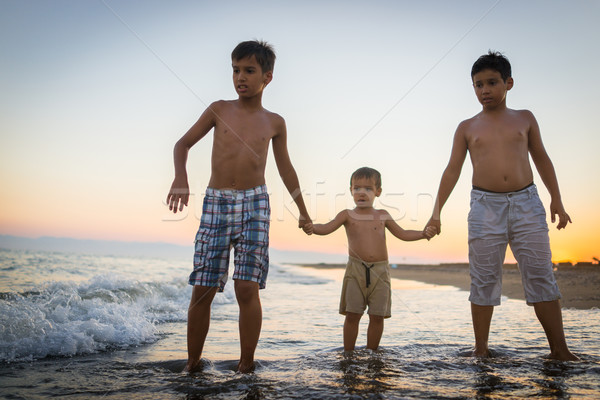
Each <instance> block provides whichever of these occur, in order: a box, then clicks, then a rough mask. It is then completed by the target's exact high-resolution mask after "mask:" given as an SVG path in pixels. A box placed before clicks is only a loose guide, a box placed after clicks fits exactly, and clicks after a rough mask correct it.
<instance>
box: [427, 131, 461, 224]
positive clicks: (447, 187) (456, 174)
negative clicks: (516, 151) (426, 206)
mask: <svg viewBox="0 0 600 400" xmlns="http://www.w3.org/2000/svg"><path fill="white" fill-rule="evenodd" d="M465 124H466V122H465V121H463V122H461V123H460V124H459V125H458V128H456V132H455V133H454V141H453V143H452V151H451V152H450V160H449V161H448V165H447V166H446V169H445V170H444V172H443V173H442V179H441V180H440V187H439V189H438V193H437V196H436V198H435V202H434V204H433V213H432V215H431V218H430V219H429V222H428V223H427V225H426V228H427V227H430V226H432V227H434V228H435V230H436V233H437V234H438V235H439V234H440V233H442V224H441V222H440V216H441V213H442V207H444V204H446V200H448V197H450V193H452V189H454V186H456V182H458V178H460V171H461V170H462V166H463V164H464V162H465V158H466V157H467V139H466V137H465Z"/></svg>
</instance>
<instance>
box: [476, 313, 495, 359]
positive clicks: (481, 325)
mask: <svg viewBox="0 0 600 400" xmlns="http://www.w3.org/2000/svg"><path fill="white" fill-rule="evenodd" d="M493 313H494V306H480V305H477V304H475V303H471V318H472V319H473V333H474V334H475V349H474V350H473V356H475V357H488V356H489V353H490V352H489V349H488V338H489V335H490V324H491V322H492V315H493Z"/></svg>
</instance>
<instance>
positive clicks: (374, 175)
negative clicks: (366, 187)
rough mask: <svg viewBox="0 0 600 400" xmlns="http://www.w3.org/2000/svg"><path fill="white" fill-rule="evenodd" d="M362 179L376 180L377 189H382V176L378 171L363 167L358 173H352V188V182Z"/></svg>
mask: <svg viewBox="0 0 600 400" xmlns="http://www.w3.org/2000/svg"><path fill="white" fill-rule="evenodd" d="M360 178H365V179H375V187H376V188H377V189H380V188H381V174H380V173H379V171H377V170H376V169H373V168H369V167H362V168H359V169H357V170H356V171H354V172H353V173H352V176H351V177H350V187H352V181H353V180H354V179H360Z"/></svg>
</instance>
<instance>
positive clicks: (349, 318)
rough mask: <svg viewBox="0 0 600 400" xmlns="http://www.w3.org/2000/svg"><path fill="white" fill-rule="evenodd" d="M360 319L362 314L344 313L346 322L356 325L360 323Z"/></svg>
mask: <svg viewBox="0 0 600 400" xmlns="http://www.w3.org/2000/svg"><path fill="white" fill-rule="evenodd" d="M361 317H362V314H358V313H353V312H347V313H346V321H348V322H352V323H357V322H359V321H360V318H361Z"/></svg>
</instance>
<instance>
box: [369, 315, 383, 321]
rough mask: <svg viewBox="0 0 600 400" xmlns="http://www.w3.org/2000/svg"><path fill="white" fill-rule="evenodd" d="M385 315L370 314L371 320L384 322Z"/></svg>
mask: <svg viewBox="0 0 600 400" xmlns="http://www.w3.org/2000/svg"><path fill="white" fill-rule="evenodd" d="M383 319H384V318H383V316H381V315H372V314H369V321H370V322H374V323H383Z"/></svg>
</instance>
